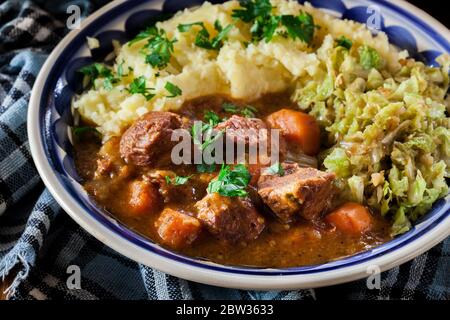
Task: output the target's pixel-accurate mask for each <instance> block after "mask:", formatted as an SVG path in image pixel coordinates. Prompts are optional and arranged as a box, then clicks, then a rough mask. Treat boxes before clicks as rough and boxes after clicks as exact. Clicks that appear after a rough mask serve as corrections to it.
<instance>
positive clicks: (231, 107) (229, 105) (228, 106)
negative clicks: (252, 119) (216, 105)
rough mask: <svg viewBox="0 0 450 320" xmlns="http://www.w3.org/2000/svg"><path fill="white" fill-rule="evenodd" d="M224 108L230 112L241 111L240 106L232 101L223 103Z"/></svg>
mask: <svg viewBox="0 0 450 320" xmlns="http://www.w3.org/2000/svg"><path fill="white" fill-rule="evenodd" d="M222 109H223V110H224V111H225V112H229V113H237V112H238V111H239V109H238V107H237V106H236V105H235V104H233V103H230V102H225V103H224V104H223V105H222Z"/></svg>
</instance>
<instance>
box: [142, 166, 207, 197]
mask: <svg viewBox="0 0 450 320" xmlns="http://www.w3.org/2000/svg"><path fill="white" fill-rule="evenodd" d="M205 175H207V174H196V175H193V176H192V177H190V178H189V180H188V182H187V183H185V184H182V185H175V184H174V183H173V180H174V179H175V177H176V176H177V174H176V173H175V172H173V171H171V170H158V169H155V170H148V171H147V172H146V173H145V176H144V179H145V180H147V181H149V182H151V183H152V184H153V185H155V186H156V187H157V188H158V191H159V193H160V194H161V196H162V198H163V199H164V202H166V203H169V202H177V203H185V202H191V201H197V200H200V199H201V198H202V197H203V196H204V195H205V193H206V188H207V186H208V183H209V181H210V180H211V179H212V177H213V176H212V175H211V176H212V177H211V178H210V179H209V180H206V179H205V178H204V176H205ZM168 179H169V181H168ZM171 181H172V182H171Z"/></svg>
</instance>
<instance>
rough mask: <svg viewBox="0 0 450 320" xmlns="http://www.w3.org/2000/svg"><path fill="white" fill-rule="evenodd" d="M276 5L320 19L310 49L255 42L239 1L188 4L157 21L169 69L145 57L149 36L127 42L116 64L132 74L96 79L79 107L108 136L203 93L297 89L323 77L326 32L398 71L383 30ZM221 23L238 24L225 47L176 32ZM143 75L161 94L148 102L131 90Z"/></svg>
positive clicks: (290, 4) (285, 41)
mask: <svg viewBox="0 0 450 320" xmlns="http://www.w3.org/2000/svg"><path fill="white" fill-rule="evenodd" d="M271 3H272V5H273V6H274V7H276V9H274V11H275V13H276V14H279V15H281V14H293V15H297V14H298V13H299V12H300V11H301V10H303V11H306V12H308V13H310V14H311V15H312V16H313V17H314V22H315V24H317V25H319V26H320V29H317V31H316V32H315V37H314V40H313V44H312V45H311V46H308V45H307V44H306V43H305V42H302V41H300V40H299V39H297V40H293V39H291V38H284V37H282V36H278V35H275V36H274V38H273V39H272V41H270V42H265V41H260V42H258V43H250V41H251V33H250V24H247V23H244V22H242V21H240V20H239V21H236V20H235V19H233V18H232V17H231V14H232V11H233V9H236V8H238V7H239V3H238V2H237V1H229V2H226V3H224V4H220V5H212V4H210V3H208V2H206V3H204V4H203V5H202V6H201V7H199V8H196V9H193V10H190V9H186V10H184V11H182V12H179V13H178V14H176V15H175V16H174V17H173V18H171V19H170V20H167V21H164V22H160V23H158V24H157V27H158V28H160V29H163V30H165V32H166V33H167V35H168V37H169V38H176V39H177V42H176V43H175V44H174V53H173V55H172V58H171V60H170V63H169V65H168V66H167V67H166V68H164V69H163V70H159V69H157V68H153V67H152V66H151V65H149V64H147V63H146V62H145V57H144V55H143V54H142V53H140V51H141V49H142V47H143V46H144V45H145V43H146V41H145V40H142V41H139V42H137V43H134V44H133V45H131V46H129V45H128V44H125V45H123V46H122V48H121V49H120V51H119V53H118V55H117V58H116V63H115V65H114V68H113V69H114V70H115V71H116V72H117V70H118V67H119V65H121V68H123V70H125V71H126V70H130V71H129V72H128V74H127V76H123V77H121V78H120V79H119V81H118V83H116V84H115V85H114V86H113V88H112V89H110V90H106V89H105V88H104V87H103V86H102V85H100V84H101V83H102V79H97V80H96V83H97V84H98V85H96V86H95V87H94V88H92V89H90V90H88V91H86V92H85V93H83V94H82V95H81V96H79V97H77V98H76V99H75V101H74V102H73V106H74V108H75V109H77V110H78V111H79V113H80V114H81V116H82V117H83V118H85V119H86V120H88V121H90V122H92V123H94V124H95V125H96V126H97V127H98V130H99V131H100V132H101V133H102V134H103V135H104V137H106V138H108V137H110V136H113V135H117V134H120V132H121V131H122V130H123V129H124V128H126V127H127V126H129V125H130V123H131V122H133V121H134V120H135V119H136V118H137V117H139V116H140V115H142V114H144V113H146V112H148V111H151V110H176V109H178V108H180V107H181V105H182V104H183V103H184V102H185V101H186V100H189V99H192V98H196V97H199V96H204V95H210V94H228V95H230V96H231V97H232V98H238V99H243V100H247V101H252V100H255V99H258V98H259V97H261V96H262V95H264V94H267V93H271V92H279V91H285V90H288V89H290V88H295V87H296V85H297V83H302V81H304V79H306V78H311V77H313V78H317V79H321V78H322V77H323V70H322V69H323V68H322V69H321V68H320V65H321V63H322V62H321V59H320V57H319V56H318V55H319V54H320V52H321V50H322V52H323V51H324V50H326V48H325V49H324V48H320V47H321V46H322V47H323V46H326V45H327V44H326V41H324V39H327V37H326V36H327V35H328V37H329V38H330V39H331V41H332V39H333V38H338V37H339V36H342V35H343V36H345V37H347V38H349V39H351V40H352V41H353V43H355V44H358V43H361V44H362V43H364V44H366V45H370V46H371V47H373V48H374V49H376V50H377V52H378V53H379V54H380V56H381V57H383V60H384V61H385V63H386V64H387V67H388V68H391V69H396V68H399V64H398V52H397V50H395V49H394V48H393V47H392V46H391V45H389V42H388V40H387V37H386V35H385V34H383V33H379V34H378V35H377V36H375V37H373V36H372V34H371V32H370V31H369V30H367V29H366V28H365V26H364V25H361V24H358V23H355V22H351V21H345V20H339V19H336V18H334V17H331V16H330V15H327V14H325V13H323V12H321V11H319V10H316V9H314V8H313V7H311V6H310V5H309V4H307V5H305V6H302V5H300V4H298V2H296V1H286V0H272V1H271ZM216 20H218V21H219V22H220V23H221V24H222V25H223V26H226V25H228V24H232V23H233V24H234V27H233V29H232V30H231V31H230V32H229V34H228V36H227V40H226V42H225V43H224V45H223V47H222V48H221V49H220V50H206V49H203V48H200V47H197V46H196V45H195V44H194V40H195V33H194V32H180V31H178V29H177V26H178V25H179V24H181V23H183V24H186V23H192V22H198V21H202V22H203V23H204V24H205V27H206V28H207V29H208V31H209V32H210V34H211V35H214V34H215V33H217V31H215V30H214V23H215V21H216ZM142 27H143V29H144V28H145V26H142ZM330 39H329V40H328V42H329V41H330ZM328 45H329V43H328ZM322 60H323V59H322ZM140 76H143V77H145V79H146V83H147V87H150V88H154V91H153V92H152V93H154V94H155V96H154V97H153V98H152V99H150V100H148V101H147V100H146V99H145V97H144V96H143V95H139V94H131V93H129V92H128V91H127V90H126V88H127V87H128V86H129V84H130V83H131V81H133V79H135V78H137V77H140ZM168 81H169V82H171V83H173V84H175V85H176V86H178V87H179V88H180V89H181V90H182V94H181V95H180V96H177V97H175V98H168V97H167V91H166V89H165V88H164V86H165V84H166V83H167V82H168Z"/></svg>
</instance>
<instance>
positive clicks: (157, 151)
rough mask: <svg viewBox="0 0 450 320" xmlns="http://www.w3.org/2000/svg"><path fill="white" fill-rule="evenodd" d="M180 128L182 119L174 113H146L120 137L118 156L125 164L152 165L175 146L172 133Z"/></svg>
mask: <svg viewBox="0 0 450 320" xmlns="http://www.w3.org/2000/svg"><path fill="white" fill-rule="evenodd" d="M182 127H183V119H182V118H181V117H180V116H179V115H177V114H175V113H171V112H159V111H154V112H149V113H146V114H144V115H143V116H142V117H140V118H139V119H138V120H136V122H135V123H134V124H133V125H132V126H131V127H130V128H128V130H127V131H125V133H124V134H123V135H122V139H121V140H120V154H121V156H122V158H123V159H124V160H125V161H126V162H127V163H132V164H135V165H138V166H147V165H154V164H156V163H158V160H160V159H161V157H163V156H165V155H167V153H169V151H170V150H171V149H172V147H173V146H174V145H175V143H176V142H172V141H171V136H172V133H173V131H174V130H175V129H179V128H182ZM169 156H170V155H169ZM169 159H170V157H168V159H167V160H169Z"/></svg>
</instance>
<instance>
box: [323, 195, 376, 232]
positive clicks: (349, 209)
mask: <svg viewBox="0 0 450 320" xmlns="http://www.w3.org/2000/svg"><path fill="white" fill-rule="evenodd" d="M325 220H326V221H327V222H328V223H330V224H332V225H333V226H335V227H336V228H337V229H338V230H340V231H342V232H344V233H347V234H352V235H358V234H362V233H364V232H366V231H367V230H369V229H370V227H371V224H372V218H371V216H370V213H369V210H367V208H366V207H364V206H362V205H360V204H358V203H353V202H348V203H345V204H343V205H342V206H340V207H339V208H337V209H336V210H334V211H333V212H331V213H330V214H329V215H327V216H326V217H325Z"/></svg>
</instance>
